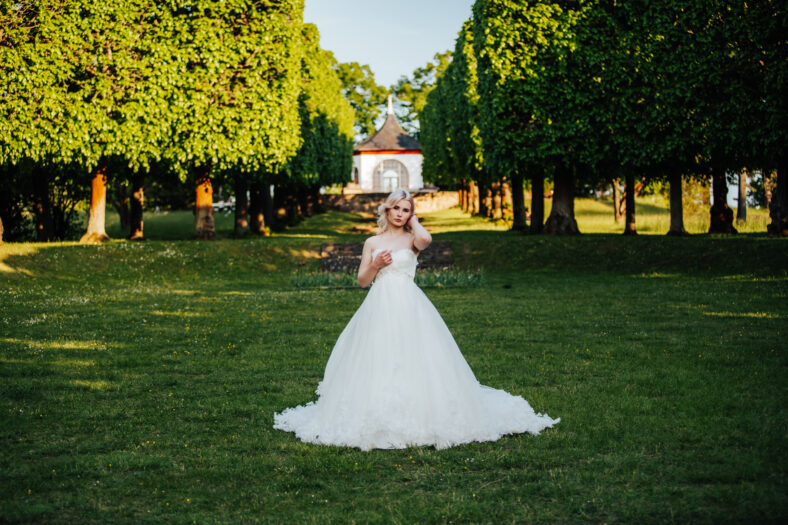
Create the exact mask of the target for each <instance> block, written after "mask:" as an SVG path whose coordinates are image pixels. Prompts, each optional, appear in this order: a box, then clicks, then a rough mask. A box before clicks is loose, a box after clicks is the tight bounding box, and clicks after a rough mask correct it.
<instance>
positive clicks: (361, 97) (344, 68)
mask: <svg viewBox="0 0 788 525" xmlns="http://www.w3.org/2000/svg"><path fill="white" fill-rule="evenodd" d="M336 72H337V74H338V75H339V80H340V82H341V83H342V91H343V93H344V94H345V98H346V99H347V100H348V101H349V102H350V105H351V106H352V107H353V111H354V112H355V129H356V133H357V134H359V135H362V136H369V135H372V134H373V133H375V121H376V120H377V118H378V117H379V116H380V115H381V114H382V108H383V105H384V104H385V103H386V96H387V95H388V90H387V89H386V88H385V87H383V86H381V85H378V83H377V82H376V81H375V74H374V73H373V72H372V69H371V68H370V67H369V66H368V65H367V64H364V65H361V64H359V63H358V62H346V63H338V64H337V65H336Z"/></svg>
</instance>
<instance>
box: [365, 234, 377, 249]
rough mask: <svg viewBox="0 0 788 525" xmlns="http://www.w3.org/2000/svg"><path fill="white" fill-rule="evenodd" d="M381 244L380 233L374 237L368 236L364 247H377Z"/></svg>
mask: <svg viewBox="0 0 788 525" xmlns="http://www.w3.org/2000/svg"><path fill="white" fill-rule="evenodd" d="M378 246H380V235H373V236H372V237H367V240H365V241H364V247H365V248H370V249H373V250H374V249H375V248H377V247H378Z"/></svg>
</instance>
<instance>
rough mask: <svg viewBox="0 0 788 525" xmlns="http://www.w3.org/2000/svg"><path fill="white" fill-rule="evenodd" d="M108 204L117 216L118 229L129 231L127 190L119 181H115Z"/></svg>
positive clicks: (129, 217)
mask: <svg viewBox="0 0 788 525" xmlns="http://www.w3.org/2000/svg"><path fill="white" fill-rule="evenodd" d="M111 195H112V197H114V198H111V199H110V203H111V204H112V207H113V208H115V211H116V212H117V214H118V218H119V219H120V229H121V230H123V231H130V228H131V226H130V221H131V216H130V215H131V213H130V211H129V188H128V186H127V185H126V184H125V183H123V182H121V181H120V180H117V179H116V180H115V184H114V188H113V191H112V194H111Z"/></svg>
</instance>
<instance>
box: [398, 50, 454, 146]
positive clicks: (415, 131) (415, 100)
mask: <svg viewBox="0 0 788 525" xmlns="http://www.w3.org/2000/svg"><path fill="white" fill-rule="evenodd" d="M451 56H452V54H451V51H446V52H445V53H435V56H433V58H432V60H431V61H430V62H427V64H425V65H424V66H422V67H418V68H416V69H415V70H414V71H413V73H412V74H411V75H410V76H402V77H400V79H399V80H397V83H396V84H394V85H393V86H391V88H390V90H391V92H392V93H393V94H394V96H396V97H397V101H398V102H399V106H400V108H402V109H401V111H398V114H397V118H398V120H399V122H400V124H402V127H403V128H405V130H406V131H407V132H408V133H409V134H411V135H413V136H414V137H416V138H418V137H419V133H420V129H421V128H420V125H419V116H420V115H421V113H422V111H424V107H425V106H426V105H427V95H429V93H430V91H432V89H434V88H435V84H436V83H437V81H438V78H439V77H440V76H441V75H443V72H444V71H446V68H447V67H448V66H449V63H450V62H451Z"/></svg>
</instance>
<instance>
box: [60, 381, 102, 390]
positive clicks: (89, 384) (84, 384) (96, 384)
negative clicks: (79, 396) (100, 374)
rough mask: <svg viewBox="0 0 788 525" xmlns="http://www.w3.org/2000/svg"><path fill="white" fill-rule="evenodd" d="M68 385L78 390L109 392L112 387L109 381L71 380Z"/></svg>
mask: <svg viewBox="0 0 788 525" xmlns="http://www.w3.org/2000/svg"><path fill="white" fill-rule="evenodd" d="M69 383H70V384H72V385H74V386H78V387H80V388H87V389H88V390H109V389H110V388H111V387H112V384H111V383H110V382H109V381H101V380H93V381H91V380H87V379H72V380H71V381H69Z"/></svg>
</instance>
